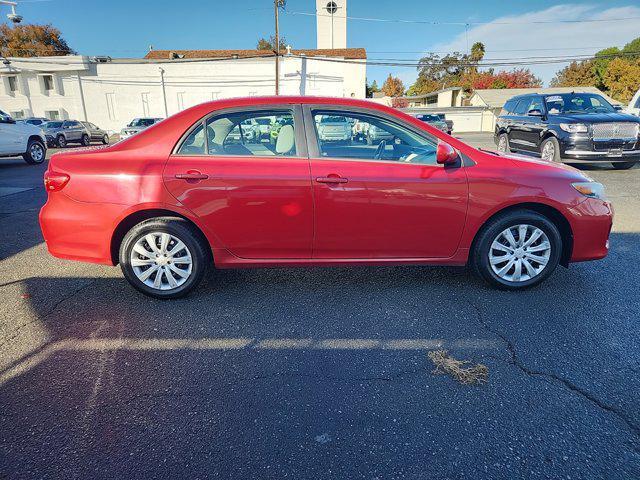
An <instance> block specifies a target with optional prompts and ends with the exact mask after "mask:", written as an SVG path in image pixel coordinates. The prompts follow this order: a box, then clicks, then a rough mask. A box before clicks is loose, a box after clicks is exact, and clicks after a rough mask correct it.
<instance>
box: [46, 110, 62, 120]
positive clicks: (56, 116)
mask: <svg viewBox="0 0 640 480" xmlns="http://www.w3.org/2000/svg"><path fill="white" fill-rule="evenodd" d="M44 116H45V117H47V118H48V119H49V120H60V112H59V111H58V110H45V112H44Z"/></svg>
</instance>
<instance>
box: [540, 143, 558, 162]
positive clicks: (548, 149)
mask: <svg viewBox="0 0 640 480" xmlns="http://www.w3.org/2000/svg"><path fill="white" fill-rule="evenodd" d="M541 156H542V159H543V160H547V161H548V162H553V160H554V159H555V158H556V147H555V145H554V144H553V142H547V143H545V144H544V146H543V147H542V154H541Z"/></svg>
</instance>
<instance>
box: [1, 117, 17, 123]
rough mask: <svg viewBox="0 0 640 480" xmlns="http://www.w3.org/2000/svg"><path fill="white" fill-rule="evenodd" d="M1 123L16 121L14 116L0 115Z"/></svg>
mask: <svg viewBox="0 0 640 480" xmlns="http://www.w3.org/2000/svg"><path fill="white" fill-rule="evenodd" d="M0 123H16V121H15V120H14V119H13V118H11V117H9V116H7V117H0Z"/></svg>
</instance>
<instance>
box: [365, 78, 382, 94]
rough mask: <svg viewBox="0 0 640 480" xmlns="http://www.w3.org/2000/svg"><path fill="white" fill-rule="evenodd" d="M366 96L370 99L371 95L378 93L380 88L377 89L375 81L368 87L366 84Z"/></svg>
mask: <svg viewBox="0 0 640 480" xmlns="http://www.w3.org/2000/svg"><path fill="white" fill-rule="evenodd" d="M366 91H367V93H366V96H367V98H371V97H373V94H374V93H376V92H379V91H380V87H378V82H376V81H375V80H374V81H373V83H372V84H371V85H369V84H368V83H367V84H366Z"/></svg>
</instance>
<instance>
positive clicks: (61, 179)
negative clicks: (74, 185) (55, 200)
mask: <svg viewBox="0 0 640 480" xmlns="http://www.w3.org/2000/svg"><path fill="white" fill-rule="evenodd" d="M68 181H69V175H67V174H66V173H58V172H50V171H48V170H47V171H46V172H45V174H44V188H45V189H46V190H47V192H57V191H58V190H62V189H63V188H64V186H65V185H66V184H67V182H68Z"/></svg>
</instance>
